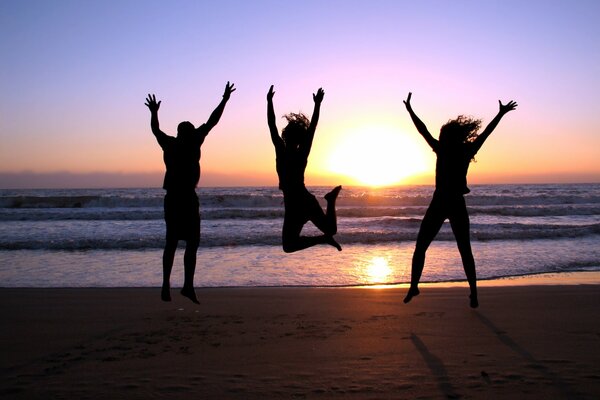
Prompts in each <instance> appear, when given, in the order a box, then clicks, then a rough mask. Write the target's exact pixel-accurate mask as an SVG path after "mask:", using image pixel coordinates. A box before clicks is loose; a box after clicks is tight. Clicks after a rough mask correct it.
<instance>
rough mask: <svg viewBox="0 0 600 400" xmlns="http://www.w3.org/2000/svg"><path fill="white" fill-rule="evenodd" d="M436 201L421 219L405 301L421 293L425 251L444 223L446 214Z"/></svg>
mask: <svg viewBox="0 0 600 400" xmlns="http://www.w3.org/2000/svg"><path fill="white" fill-rule="evenodd" d="M434 201H435V199H434V200H432V202H431V203H432V204H430V205H429V208H428V209H427V212H426V213H425V216H424V217H423V221H421V227H420V228H419V234H418V236H417V244H416V246H415V252H414V253H413V258H412V269H411V277H410V289H408V293H407V294H406V297H405V298H404V303H408V302H410V301H411V300H412V298H413V297H415V296H418V295H419V293H420V292H419V280H420V279H421V274H422V273H423V267H424V266H425V253H426V252H427V249H428V248H429V245H430V244H431V242H432V241H433V239H434V238H435V236H436V235H437V234H438V232H439V231H440V228H441V227H442V225H443V223H444V219H445V216H444V214H443V213H442V211H441V210H440V208H439V207H438V206H437V204H434Z"/></svg>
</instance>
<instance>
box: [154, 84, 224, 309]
mask: <svg viewBox="0 0 600 400" xmlns="http://www.w3.org/2000/svg"><path fill="white" fill-rule="evenodd" d="M233 91H235V88H234V87H233V84H229V82H227V85H225V92H224V93H223V99H222V100H221V102H220V103H219V105H218V106H217V108H215V110H214V111H213V112H212V114H211V115H210V118H209V119H208V121H206V123H205V124H202V125H200V126H199V127H198V128H195V127H194V125H192V123H190V122H188V121H184V122H181V123H180V124H179V125H178V126H177V137H173V136H169V135H167V134H166V133H164V132H163V131H161V130H160V127H159V123H158V109H159V108H160V103H161V102H160V101H159V102H157V101H156V96H155V95H150V94H149V95H148V97H147V98H146V106H147V107H148V108H149V109H150V112H151V119H150V126H151V128H152V133H153V134H154V136H155V137H156V140H157V141H158V144H159V145H160V147H161V148H162V150H163V160H164V162H165V167H166V172H165V179H164V183H163V189H165V190H166V191H167V193H166V195H165V200H164V210H165V222H166V225H167V233H166V243H165V249H164V252H163V283H162V289H161V299H162V300H163V301H171V285H170V278H171V270H172V269H173V259H174V257H175V250H176V249H177V243H178V241H179V240H185V242H186V246H185V253H184V256H183V264H184V283H183V288H182V289H181V294H182V295H183V296H185V297H187V298H189V299H190V300H191V301H193V302H194V303H197V304H199V302H198V299H197V298H196V292H195V290H194V273H195V271H196V252H197V251H198V245H199V243H200V212H199V203H198V196H197V195H196V185H197V184H198V181H199V180H200V155H201V154H200V147H201V146H202V143H203V142H204V139H205V138H206V135H208V133H209V132H210V130H211V129H212V128H214V127H215V125H217V123H218V122H219V119H220V118H221V115H223V110H224V109H225V104H227V101H228V100H229V97H230V96H231V93H232V92H233Z"/></svg>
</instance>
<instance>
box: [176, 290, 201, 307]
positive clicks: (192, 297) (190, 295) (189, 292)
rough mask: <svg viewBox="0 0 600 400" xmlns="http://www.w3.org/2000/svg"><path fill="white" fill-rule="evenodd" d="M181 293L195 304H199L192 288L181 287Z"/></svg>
mask: <svg viewBox="0 0 600 400" xmlns="http://www.w3.org/2000/svg"><path fill="white" fill-rule="evenodd" d="M179 293H181V295H182V296H185V297H187V298H188V299H190V300H191V301H192V302H194V303H196V304H200V302H199V301H198V298H197V297H196V292H195V291H194V288H185V287H184V288H183V289H181V292H179Z"/></svg>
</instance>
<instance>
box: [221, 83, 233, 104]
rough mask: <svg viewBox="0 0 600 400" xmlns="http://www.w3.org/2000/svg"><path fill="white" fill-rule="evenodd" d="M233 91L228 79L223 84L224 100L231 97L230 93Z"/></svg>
mask: <svg viewBox="0 0 600 400" xmlns="http://www.w3.org/2000/svg"><path fill="white" fill-rule="evenodd" d="M233 92H235V88H234V87H233V83H232V84H230V83H229V81H227V84H226V85H225V93H223V98H224V99H225V100H229V97H231V93H233Z"/></svg>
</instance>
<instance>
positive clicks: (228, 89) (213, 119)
mask: <svg viewBox="0 0 600 400" xmlns="http://www.w3.org/2000/svg"><path fill="white" fill-rule="evenodd" d="M233 92H235V88H234V87H233V83H232V84H230V83H229V82H227V84H226V85H225V92H224V93H223V99H222V100H221V102H220V103H219V105H218V106H217V108H215V110H214V111H213V112H212V114H210V117H209V118H208V121H206V123H205V124H204V129H205V132H206V134H208V132H210V130H211V129H212V128H214V127H215V126H216V125H217V123H218V122H219V120H220V119H221V115H223V111H224V110H225V104H227V101H229V98H230V97H231V93H233ZM198 129H200V128H198Z"/></svg>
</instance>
